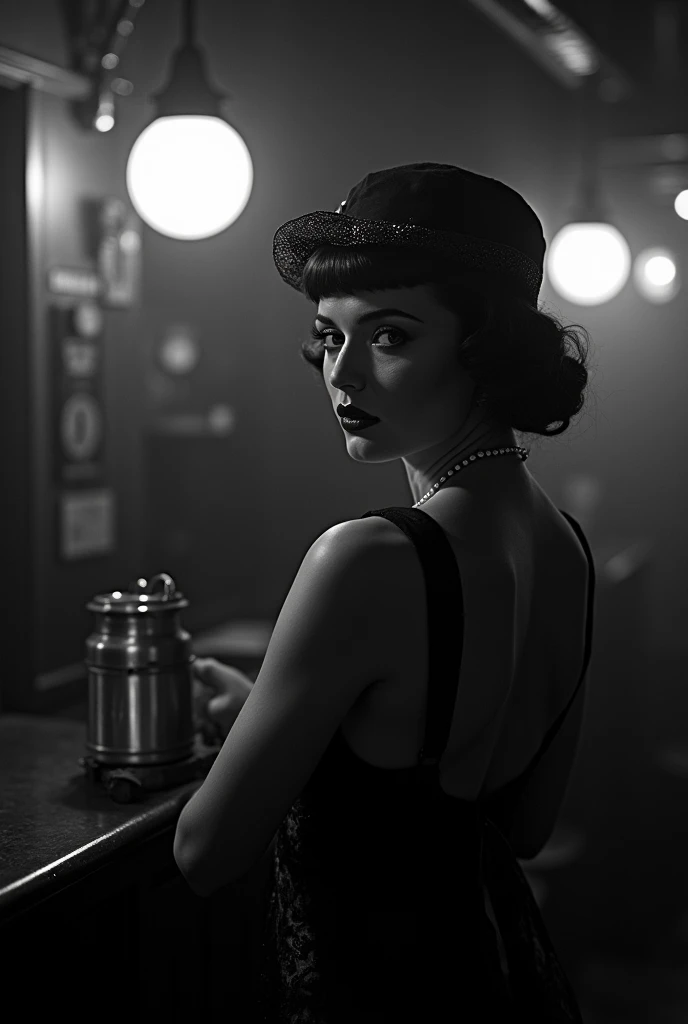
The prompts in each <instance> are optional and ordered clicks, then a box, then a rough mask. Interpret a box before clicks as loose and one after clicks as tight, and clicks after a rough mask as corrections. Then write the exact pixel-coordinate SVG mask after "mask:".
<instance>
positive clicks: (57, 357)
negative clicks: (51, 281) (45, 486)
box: [49, 301, 105, 484]
mask: <svg viewBox="0 0 688 1024" xmlns="http://www.w3.org/2000/svg"><path fill="white" fill-rule="evenodd" d="M102 326H103V315H102V311H101V309H100V307H99V306H98V305H97V304H96V303H94V302H91V301H89V302H82V303H79V304H78V305H76V306H56V305H55V306H52V307H51V308H50V324H49V330H50V347H51V351H52V356H53V372H52V374H51V384H52V388H53V410H54V411H53V418H52V426H53V461H54V479H55V480H56V482H57V483H59V484H74V483H78V482H84V483H93V482H96V481H101V480H102V479H103V473H104V468H103V457H104V441H105V422H104V415H103V398H102V392H103V379H102V378H103V366H102V363H103V358H102V335H101V332H102Z"/></svg>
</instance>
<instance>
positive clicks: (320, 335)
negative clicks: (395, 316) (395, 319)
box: [311, 327, 406, 352]
mask: <svg viewBox="0 0 688 1024" xmlns="http://www.w3.org/2000/svg"><path fill="white" fill-rule="evenodd" d="M385 334H387V335H396V337H397V339H398V340H397V341H392V342H387V343H384V344H382V345H381V346H380V347H381V348H397V347H398V346H399V345H403V343H404V342H405V341H406V336H405V334H404V332H403V331H400V330H399V329H398V328H397V327H379V328H378V329H377V331H376V332H375V334H374V335H373V340H375V341H377V339H378V338H380V337H381V336H382V335H385ZM335 336H336V337H338V338H341V334H340V333H339V331H335V330H333V329H332V328H325V329H324V330H322V331H320V330H318V328H317V327H312V328H311V337H313V338H315V339H316V340H324V339H325V338H333V337H335ZM337 347H338V346H337V345H334V344H331V345H329V346H328V345H325V346H324V348H325V351H326V352H334V350H335V349H336V348H337Z"/></svg>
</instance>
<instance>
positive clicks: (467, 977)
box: [256, 508, 594, 1024]
mask: <svg viewBox="0 0 688 1024" xmlns="http://www.w3.org/2000/svg"><path fill="white" fill-rule="evenodd" d="M383 514H384V515H385V516H386V517H387V518H389V519H391V520H392V521H394V522H396V523H397V525H399V526H401V528H403V529H405V530H406V532H407V533H408V534H409V536H411V537H412V539H413V541H414V543H415V544H416V547H417V549H418V552H419V555H420V557H421V561H422V562H423V567H424V570H425V572H426V585H427V587H428V619H429V625H430V626H431V627H433V626H434V628H435V629H437V630H438V634H437V635H438V636H440V635H442V631H444V633H445V635H446V628H448V627H449V623H450V622H451V621H452V619H451V618H450V616H453V622H454V624H455V623H456V621H457V620H456V604H454V607H453V610H452V609H449V608H448V607H447V604H448V603H449V602H448V600H447V594H448V592H447V589H446V585H445V586H444V587H443V588H441V590H440V588H438V587H437V577H438V576H439V574H440V573H442V574H443V575H444V576H445V577H446V573H447V571H448V570H447V564H448V563H449V564H450V565H451V564H453V565H454V566H455V565H456V562H455V560H454V557H453V553H452V552H451V548H450V546H449V542H448V541H447V539H446V537H445V535H444V533H443V532H442V530H441V528H440V527H439V526H438V525H437V524H436V523H435V522H434V520H432V519H431V517H430V516H428V515H427V514H426V513H423V512H422V511H421V510H420V509H405V508H404V509H397V508H394V509H384V510H379V511H375V512H369V513H366V515H383ZM564 514H565V515H566V513H564ZM421 517H422V518H421ZM568 518H569V520H570V521H571V522H572V524H573V525H574V528H576V532H577V533H578V534H579V536H580V537H581V538H582V541H583V544H584V547H585V549H586V554H587V555H588V559H589V562H590V568H591V577H590V579H591V583H590V589H589V602H588V623H587V634H586V655H585V660H584V668H583V672H582V673H581V678H580V681H579V686H580V683H581V682H582V680H583V678H584V676H585V670H586V669H587V664H588V661H589V658H590V653H591V642H592V594H593V590H594V569H593V564H592V555H591V553H590V550H589V547H588V545H587V541H586V540H585V538H584V536H583V535H582V531H581V530H580V527H579V526H578V524H577V523H576V522H575V520H572V519H571V517H568ZM428 524H431V525H428ZM444 545H446V548H445V547H444ZM447 548H448V549H449V557H448V554H447ZM456 576H457V579H456V583H457V585H458V586H457V589H456V590H455V591H454V592H453V594H454V598H455V601H456V602H458V604H459V608H460V610H461V611H462V608H463V605H462V598H461V594H460V582H459V580H458V567H457V569H456ZM433 597H434V600H433ZM429 639H430V645H429V647H430V651H431V652H433V651H434V652H440V651H441V650H442V648H441V645H439V644H438V643H437V642H435V641H434V635H433V634H432V633H431V634H430V637H429ZM460 639H461V640H462V639H463V638H462V637H461V638H460ZM457 651H458V652H459V653H460V651H461V644H459V645H458V646H455V647H454V650H453V655H452V656H453V658H454V659H455V658H456V655H457ZM441 659H442V655H441V653H436V654H435V655H431V660H430V675H429V681H430V687H429V695H428V715H427V723H426V734H425V738H424V748H423V749H424V754H425V756H434V757H439V754H440V753H441V751H442V750H443V749H444V746H445V744H446V739H447V735H448V727H449V723H450V722H451V712H452V710H453V704H454V700H455V698H456V686H455V685H454V686H453V687H452V686H451V685H447V683H446V681H447V680H451V679H452V678H453V679H456V676H457V673H456V668H455V664H454V671H453V673H452V672H450V671H449V666H447V671H446V672H443V670H442V664H441ZM443 684H444V685H443ZM452 689H453V691H454V692H453V693H452V692H451V690H452ZM577 689H578V688H576V691H574V694H573V695H572V697H571V699H570V701H569V704H568V705H567V707H566V708H565V709H564V711H563V712H562V714H561V715H560V716H559V718H558V719H557V721H556V722H555V723H554V725H553V726H552V727H551V729H550V730H549V732H548V733H547V735H546V736H545V739H544V741H543V743H542V745H541V748H540V750H539V751H538V754H537V755H536V757H535V758H534V759H533V761H532V762H531V764H530V765H529V766H528V768H527V769H526V771H525V772H524V773H523V774H522V775H521V776H519V778H518V779H516V780H514V781H513V782H510V783H509V784H508V785H507V786H504V787H502V789H500V790H499V791H498V793H496V794H492V795H491V796H490V798H488V799H483V798H482V797H481V798H480V799H478V800H476V801H465V800H459V799H457V798H455V797H451V796H449V795H448V794H446V793H445V792H444V791H443V790H442V789H441V787H440V785H439V779H438V767H437V764H434V765H430V766H424V765H420V764H418V765H416V766H413V767H411V768H401V769H382V768H376V767H374V766H372V765H370V764H368V763H367V762H365V761H363V760H362V759H360V758H358V757H357V756H356V755H355V754H354V753H353V751H352V750H351V749H350V747H349V746H348V744H347V743H346V741H345V739H344V737H343V735H342V734H341V730H337V732H336V733H335V735H334V737H333V739H332V741H331V743H330V744H329V746H328V748H327V750H326V751H325V754H324V755H323V757H322V758H321V760H320V762H319V764H318V765H317V767H316V769H315V771H314V772H313V774H312V775H311V777H310V779H309V780H308V782H307V783H306V785H305V787H304V789H303V791H302V793H301V794H300V796H299V798H298V799H297V800H296V801H295V802H294V804H293V805H292V807H291V809H290V811H289V813H288V814H287V816H286V817H285V819H284V821H283V822H282V824H281V826H280V828H279V830H278V832H277V837H276V843H275V847H274V857H273V864H272V871H273V877H272V887H271V894H270V900H269V905H268V912H267V915H266V919H265V922H264V934H263V963H262V970H261V974H260V980H259V988H258V991H257V992H256V1003H257V1008H258V1016H257V1018H256V1020H258V1021H260V1022H261V1024H354V1022H355V1024H405V1022H407V1021H408V1024H411V1022H413V1024H419V1022H423V1021H433V1022H434V1021H442V1022H445V1021H447V1022H456V1024H464V1022H465V1024H468V1022H469V1021H470V1022H473V1021H476V1020H492V1019H495V1020H499V1021H500V1022H501V1024H508V1022H511V1021H513V1022H520V1021H524V1022H525V1021H527V1024H572V1022H576V1024H582V1018H581V1015H580V1011H579V1009H578V1006H577V1003H576V998H575V994H574V992H573V990H572V988H571V985H570V983H569V981H568V979H567V978H566V975H565V973H564V970H563V968H562V966H561V964H560V963H559V960H558V958H557V955H556V951H555V950H554V947H553V945H552V942H551V940H550V938H549V935H548V933H547V929H546V926H545V924H544V921H543V919H542V916H541V914H540V910H539V908H538V906H537V903H536V902H535V899H534V897H533V893H532V890H531V888H530V885H529V883H528V880H527V878H526V876H525V874H524V872H523V870H522V868H521V866H520V864H519V862H518V860H517V859H516V857H515V855H514V853H513V851H512V849H511V847H510V845H509V843H508V841H507V840H506V839H505V837H504V836H503V835H502V833H501V832H500V830H499V828H498V827H497V825H496V824H495V822H494V821H493V820H492V817H493V816H494V817H495V818H498V820H504V817H503V816H502V815H503V814H504V808H505V807H508V806H509V804H510V803H512V802H513V801H514V800H515V799H516V797H517V795H518V793H519V792H520V790H521V789H522V787H523V786H524V785H525V784H526V783H527V780H528V777H529V775H530V773H531V772H532V771H533V770H534V769H535V767H536V765H537V763H538V762H539V760H540V758H541V757H542V756H543V755H544V753H545V751H546V750H547V748H548V747H549V745H550V743H551V742H552V741H553V739H554V737H555V735H556V733H557V732H558V729H559V728H560V726H561V724H562V722H563V720H564V718H565V716H566V713H567V712H568V710H569V708H570V706H571V704H572V703H573V699H574V698H575V695H576V692H577ZM485 891H487V892H488V893H489V898H490V902H491V905H492V908H493V911H494V916H495V918H496V922H497V925H498V929H499V934H498V933H497V932H496V931H495V928H494V927H493V925H492V923H491V921H490V919H489V917H488V915H487V913H486V906H485ZM500 938H501V948H502V955H503V956H505V958H506V968H507V970H506V972H505V971H504V969H503V964H502V961H501V959H500V942H499V940H500ZM448 1007H451V1008H452V1009H451V1011H450V1012H449V1013H448V1012H447V1008H448Z"/></svg>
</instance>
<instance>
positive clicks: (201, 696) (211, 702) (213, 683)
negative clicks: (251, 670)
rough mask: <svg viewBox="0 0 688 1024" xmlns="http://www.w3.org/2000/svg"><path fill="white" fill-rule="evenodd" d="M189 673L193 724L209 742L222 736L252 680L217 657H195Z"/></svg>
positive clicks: (249, 690) (241, 705) (231, 723)
mask: <svg viewBox="0 0 688 1024" xmlns="http://www.w3.org/2000/svg"><path fill="white" fill-rule="evenodd" d="M191 677H192V681H193V707H194V718H195V720H196V727H197V728H200V729H201V730H202V731H203V734H204V738H206V739H207V740H209V741H210V742H211V743H213V742H217V741H218V740H220V741H222V740H224V739H225V737H226V736H227V734H228V732H229V730H230V729H231V728H232V726H233V725H234V722H235V721H236V718H237V715H238V714H239V712H240V711H241V709H242V707H243V706H244V701H245V700H246V698H247V697H248V695H249V693H250V692H251V687H252V686H253V682H252V681H251V680H250V679H249V677H248V676H246V675H244V673H243V672H240V671H239V669H238V668H232V666H231V665H225V664H223V663H222V662H220V661H217V659H216V658H196V660H195V661H194V662H193V663H192V665H191Z"/></svg>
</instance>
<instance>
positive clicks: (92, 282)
mask: <svg viewBox="0 0 688 1024" xmlns="http://www.w3.org/2000/svg"><path fill="white" fill-rule="evenodd" d="M101 288H102V285H101V281H100V278H99V277H98V275H97V274H96V273H94V272H93V271H92V270H80V269H79V268H78V267H51V268H50V270H48V291H50V292H52V293H53V295H73V296H74V297H75V298H87V299H93V298H95V297H96V296H97V295H100V292H101Z"/></svg>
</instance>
